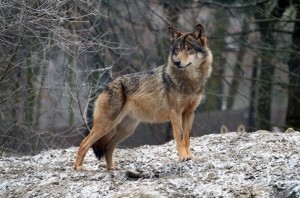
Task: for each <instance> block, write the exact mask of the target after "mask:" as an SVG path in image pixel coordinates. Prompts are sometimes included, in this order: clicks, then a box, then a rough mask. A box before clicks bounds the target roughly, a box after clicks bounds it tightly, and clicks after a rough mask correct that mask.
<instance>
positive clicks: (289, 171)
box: [0, 131, 300, 197]
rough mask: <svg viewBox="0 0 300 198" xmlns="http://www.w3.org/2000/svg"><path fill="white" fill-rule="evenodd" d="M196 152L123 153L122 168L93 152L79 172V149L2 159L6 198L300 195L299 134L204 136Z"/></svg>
mask: <svg viewBox="0 0 300 198" xmlns="http://www.w3.org/2000/svg"><path fill="white" fill-rule="evenodd" d="M192 150H193V152H194V154H195V156H196V159H195V161H187V162H182V163H180V162H178V160H177V152H175V144H174V142H173V141H171V142H169V143H167V144H164V145H160V146H142V147H139V148H134V149H117V150H116V152H115V161H116V162H117V163H118V164H119V167H120V170H117V171H106V170H105V168H104V167H103V162H100V163H99V161H97V160H96V158H95V157H94V156H93V153H92V151H89V152H88V154H87V156H86V158H85V164H84V169H85V170H84V171H81V172H76V171H75V170H73V163H74V158H75V154H76V151H77V148H69V149H64V150H49V151H45V152H42V153H40V154H38V155H35V156H25V157H2V158H1V159H0V197H35V196H38V197H184V196H186V197H300V133H299V132H293V133H270V132H267V131H257V132H254V133H235V132H232V133H227V134H218V135H206V136H203V137H198V138H193V139H192ZM99 164H100V165H99Z"/></svg>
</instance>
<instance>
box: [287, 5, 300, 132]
mask: <svg viewBox="0 0 300 198" xmlns="http://www.w3.org/2000/svg"><path fill="white" fill-rule="evenodd" d="M296 9H297V17H296V18H297V19H299V18H300V7H299V6H296ZM292 39H293V42H292V50H293V52H292V53H291V55H290V60H289V62H288V66H289V89H288V97H289V98H288V107H287V114H286V125H288V126H290V127H293V128H294V129H295V130H300V55H299V52H300V22H295V27H294V32H293V38H292Z"/></svg>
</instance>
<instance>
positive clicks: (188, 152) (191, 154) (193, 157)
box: [187, 150, 195, 160]
mask: <svg viewBox="0 0 300 198" xmlns="http://www.w3.org/2000/svg"><path fill="white" fill-rule="evenodd" d="M187 157H188V160H195V155H194V154H193V153H192V152H191V151H190V150H189V151H187Z"/></svg>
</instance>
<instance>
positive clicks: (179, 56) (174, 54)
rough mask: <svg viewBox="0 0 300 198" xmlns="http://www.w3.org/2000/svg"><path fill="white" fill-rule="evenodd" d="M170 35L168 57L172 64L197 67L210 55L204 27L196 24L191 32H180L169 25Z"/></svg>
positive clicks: (181, 66)
mask: <svg viewBox="0 0 300 198" xmlns="http://www.w3.org/2000/svg"><path fill="white" fill-rule="evenodd" d="M169 34H170V37H171V42H172V43H171V48H170V58H171V61H172V62H173V64H174V66H176V67H177V68H178V69H184V68H187V67H190V66H194V67H197V66H199V65H201V63H202V62H204V61H205V60H206V59H207V58H208V56H211V52H210V50H209V49H208V48H207V46H206V37H205V32H204V28H203V26H202V25H201V24H198V25H196V27H195V29H194V31H193V32H186V33H182V32H180V31H178V30H177V29H175V28H174V27H169Z"/></svg>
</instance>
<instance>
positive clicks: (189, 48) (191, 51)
mask: <svg viewBox="0 0 300 198" xmlns="http://www.w3.org/2000/svg"><path fill="white" fill-rule="evenodd" d="M186 51H187V52H189V53H193V51H194V49H193V48H192V47H190V46H189V47H187V48H186Z"/></svg>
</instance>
